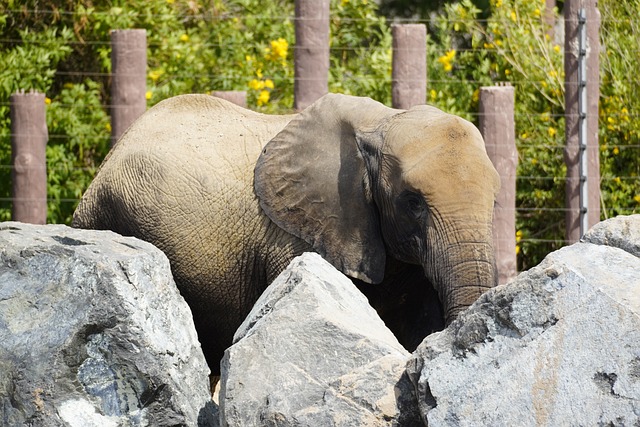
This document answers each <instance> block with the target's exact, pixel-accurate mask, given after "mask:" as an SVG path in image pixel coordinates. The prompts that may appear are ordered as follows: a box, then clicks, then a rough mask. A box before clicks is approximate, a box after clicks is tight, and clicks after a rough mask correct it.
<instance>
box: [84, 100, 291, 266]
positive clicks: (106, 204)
mask: <svg viewBox="0 0 640 427" xmlns="http://www.w3.org/2000/svg"><path fill="white" fill-rule="evenodd" d="M291 118H292V117H291V116H270V115H264V114H259V113H255V112H252V111H249V110H246V109H243V108H241V107H238V106H236V105H234V104H231V103H229V102H227V101H225V100H222V99H219V98H215V97H212V96H208V95H182V96H177V97H173V98H170V99H167V100H165V101H162V102H160V103H158V104H157V105H156V106H154V107H153V108H151V109H150V110H148V111H147V112H146V113H145V114H143V115H142V116H141V117H140V118H139V119H138V120H137V121H136V122H134V124H133V125H132V126H131V127H130V128H129V129H128V130H127V132H126V133H125V134H124V135H123V136H122V137H121V138H120V140H119V141H118V143H117V144H116V145H115V146H114V148H113V149H112V150H111V152H110V153H109V155H108V156H107V158H106V159H105V161H104V162H103V164H102V166H101V167H100V170H99V171H98V174H97V175H96V177H95V179H94V181H93V182H92V184H91V185H90V187H89V188H88V190H87V192H86V193H85V195H84V196H83V200H82V201H81V203H80V205H79V206H78V209H77V210H76V212H75V214H74V225H75V226H78V227H83V228H96V229H110V230H113V231H116V232H119V233H121V234H127V235H134V236H136V237H141V238H143V239H144V240H147V241H150V242H151V243H154V244H156V245H157V246H160V247H161V249H164V250H165V251H172V250H180V249H184V247H183V246H184V245H186V244H189V243H183V242H191V243H192V242H193V240H194V237H193V236H194V234H195V233H199V234H201V235H202V237H203V239H207V238H212V237H215V236H216V235H220V234H225V233H227V232H228V231H227V230H226V229H225V230H222V229H221V226H220V225H219V224H227V225H229V224H231V225H232V224H233V222H234V221H238V220H239V219H242V218H248V217H252V218H254V219H253V221H255V216H256V215H260V212H259V207H258V203H257V200H256V199H255V195H254V192H253V169H254V167H255V162H256V160H257V158H258V156H259V155H260V152H261V150H262V147H263V146H264V145H265V144H266V143H267V142H268V141H269V140H270V139H271V137H272V136H274V135H275V134H277V133H278V132H279V131H280V130H281V129H282V128H283V127H284V126H285V125H286V124H287V123H288V122H289V121H290V120H291ZM196 227H198V228H200V229H199V230H195V228H196ZM176 248H178V249H176ZM198 249H201V248H196V249H195V250H198ZM190 250H193V248H190ZM168 255H169V254H168ZM170 258H171V257H170Z"/></svg>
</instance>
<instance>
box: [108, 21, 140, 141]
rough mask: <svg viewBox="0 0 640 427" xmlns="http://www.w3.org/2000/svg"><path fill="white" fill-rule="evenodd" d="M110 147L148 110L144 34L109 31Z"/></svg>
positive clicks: (138, 31)
mask: <svg viewBox="0 0 640 427" xmlns="http://www.w3.org/2000/svg"><path fill="white" fill-rule="evenodd" d="M111 73H112V81H111V144H115V143H116V141H117V140H118V138H120V136H122V134H123V133H124V132H125V131H126V130H127V129H128V128H129V126H131V124H132V123H133V122H134V121H135V120H136V119H137V118H138V117H140V116H141V115H142V113H144V112H145V110H146V109H147V99H146V97H145V94H146V91H147V32H146V31H145V30H114V31H111Z"/></svg>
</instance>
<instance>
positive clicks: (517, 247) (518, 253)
mask: <svg viewBox="0 0 640 427" xmlns="http://www.w3.org/2000/svg"><path fill="white" fill-rule="evenodd" d="M516 255H520V245H516Z"/></svg>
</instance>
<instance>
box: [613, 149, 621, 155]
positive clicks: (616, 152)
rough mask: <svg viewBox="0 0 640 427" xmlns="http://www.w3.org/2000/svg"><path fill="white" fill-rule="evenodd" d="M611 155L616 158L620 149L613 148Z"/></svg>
mask: <svg viewBox="0 0 640 427" xmlns="http://www.w3.org/2000/svg"><path fill="white" fill-rule="evenodd" d="M613 154H614V155H616V156H617V155H618V154H620V149H619V148H618V147H613Z"/></svg>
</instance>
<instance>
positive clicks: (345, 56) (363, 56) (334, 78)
mask: <svg viewBox="0 0 640 427" xmlns="http://www.w3.org/2000/svg"><path fill="white" fill-rule="evenodd" d="M331 11H332V14H331V26H330V30H331V56H330V61H331V65H330V68H329V91H331V92H338V93H345V94H347V95H356V96H368V97H370V98H373V99H375V100H377V101H380V102H382V103H383V104H387V105H390V104H391V79H390V77H391V30H390V28H389V26H388V25H387V23H386V20H385V19H384V18H382V17H380V16H378V15H377V10H376V5H375V3H374V2H372V1H368V0H333V1H332V3H331Z"/></svg>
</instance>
